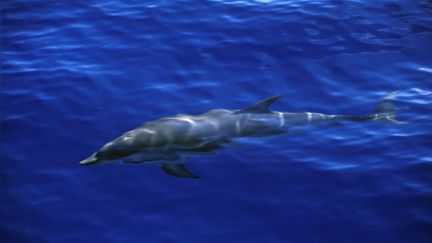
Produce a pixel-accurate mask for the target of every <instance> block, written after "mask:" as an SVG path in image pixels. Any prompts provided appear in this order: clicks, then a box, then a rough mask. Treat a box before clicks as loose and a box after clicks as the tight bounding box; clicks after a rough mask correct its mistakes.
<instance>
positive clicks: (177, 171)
mask: <svg viewBox="0 0 432 243" xmlns="http://www.w3.org/2000/svg"><path fill="white" fill-rule="evenodd" d="M160 167H161V168H162V170H164V171H165V172H166V173H167V174H170V175H173V176H177V177H182V178H193V179H198V178H199V177H198V176H196V175H194V174H192V173H191V172H190V171H188V170H187V169H186V167H185V166H184V165H183V164H161V165H160Z"/></svg>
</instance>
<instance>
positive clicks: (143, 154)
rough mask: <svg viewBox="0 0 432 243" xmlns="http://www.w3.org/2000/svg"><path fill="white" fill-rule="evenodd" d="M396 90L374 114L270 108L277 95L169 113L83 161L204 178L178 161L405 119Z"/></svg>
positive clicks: (116, 140) (117, 139) (383, 100)
mask: <svg viewBox="0 0 432 243" xmlns="http://www.w3.org/2000/svg"><path fill="white" fill-rule="evenodd" d="M395 94H396V92H392V93H390V94H388V95H387V96H385V97H384V98H383V99H381V100H380V101H379V102H378V104H377V105H376V107H375V108H374V110H373V112H372V113H371V114H369V115H366V116H344V115H325V114H321V113H312V112H302V113H291V112H278V111H270V110H269V106H270V105H271V104H272V103H273V102H274V101H276V100H277V99H278V98H279V96H271V97H268V98H266V99H264V100H261V101H258V102H257V103H255V104H254V105H252V106H250V107H248V108H246V109H243V110H225V109H216V110H210V111H208V112H206V113H204V114H200V115H185V114H181V115H177V116H173V117H166V118H162V119H159V120H155V121H150V122H147V123H144V124H143V125H142V126H140V127H138V128H136V129H134V130H131V131H128V132H126V133H124V134H123V135H121V136H120V137H118V138H116V139H114V140H113V141H111V142H109V143H107V144H105V145H104V146H103V147H102V148H101V149H100V150H99V151H97V152H96V153H94V154H92V155H91V156H90V157H89V158H87V159H85V160H83V161H81V162H80V164H83V165H91V164H98V163H101V162H107V161H119V160H121V161H123V163H139V162H157V163H159V164H160V165H161V168H162V169H163V170H164V171H165V172H166V173H168V174H171V175H174V176H177V177H184V178H198V177H197V176H195V175H194V174H192V173H191V172H189V171H188V170H187V169H186V168H185V166H184V165H183V164H181V163H179V162H178V161H179V160H180V159H181V158H182V157H183V156H185V155H188V154H203V153H208V152H211V151H214V150H217V149H219V148H222V146H223V145H226V144H228V143H229V142H231V141H232V140H233V139H234V138H236V137H257V136H271V135H276V134H282V133H284V132H286V131H287V130H288V129H289V128H290V127H294V126H300V125H305V124H310V123H317V122H320V121H325V120H330V121H336V120H349V121H358V122H364V121H384V122H390V123H395V124H400V123H403V122H400V121H397V120H396V119H395V114H396V111H395V107H394V104H393V100H394V96H395Z"/></svg>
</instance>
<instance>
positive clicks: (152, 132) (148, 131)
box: [142, 128, 155, 134]
mask: <svg viewBox="0 0 432 243" xmlns="http://www.w3.org/2000/svg"><path fill="white" fill-rule="evenodd" d="M142 131H143V132H146V133H150V134H155V131H153V130H150V129H147V128H143V129H142Z"/></svg>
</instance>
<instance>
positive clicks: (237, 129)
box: [236, 120, 241, 135]
mask: <svg viewBox="0 0 432 243" xmlns="http://www.w3.org/2000/svg"><path fill="white" fill-rule="evenodd" d="M240 132H241V131H240V120H237V121H236V134H237V135H240Z"/></svg>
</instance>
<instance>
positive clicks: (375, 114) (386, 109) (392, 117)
mask: <svg viewBox="0 0 432 243" xmlns="http://www.w3.org/2000/svg"><path fill="white" fill-rule="evenodd" d="M398 92H399V91H393V92H390V93H389V94H387V95H386V96H384V97H383V98H382V99H381V100H380V101H379V102H378V104H377V105H376V106H375V108H374V109H373V111H372V114H370V115H369V117H371V120H375V121H381V122H390V123H393V124H405V123H407V122H404V121H398V120H396V107H395V105H394V101H395V96H396V94H397V93H398Z"/></svg>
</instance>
